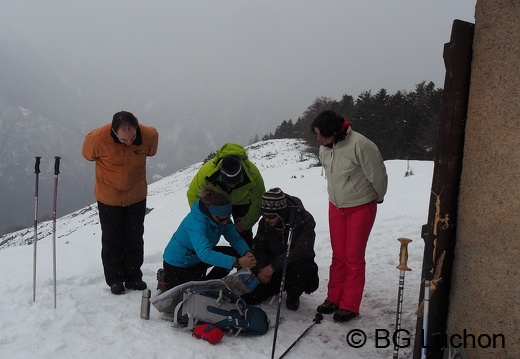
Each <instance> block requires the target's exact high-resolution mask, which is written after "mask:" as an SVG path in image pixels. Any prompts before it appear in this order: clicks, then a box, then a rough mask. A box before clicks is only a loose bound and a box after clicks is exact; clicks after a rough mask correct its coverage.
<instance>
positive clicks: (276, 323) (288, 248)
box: [271, 208, 299, 359]
mask: <svg viewBox="0 0 520 359" xmlns="http://www.w3.org/2000/svg"><path fill="white" fill-rule="evenodd" d="M298 210H299V208H296V209H294V210H293V211H291V219H290V220H289V223H290V225H289V237H288V239H287V252H285V260H284V262H283V270H282V280H281V282H280V292H279V293H278V308H277V309H276V321H275V324H274V336H273V347H272V349H271V359H274V352H275V350H276V337H277V335H278V326H279V325H280V309H281V307H282V295H283V289H284V286H285V275H286V274H287V262H288V259H289V252H290V251H291V242H292V236H293V227H294V222H295V219H296V213H297V212H298Z"/></svg>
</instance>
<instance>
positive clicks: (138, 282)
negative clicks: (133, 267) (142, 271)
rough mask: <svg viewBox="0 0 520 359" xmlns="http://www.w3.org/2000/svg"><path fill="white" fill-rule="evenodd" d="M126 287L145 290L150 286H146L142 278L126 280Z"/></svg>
mask: <svg viewBox="0 0 520 359" xmlns="http://www.w3.org/2000/svg"><path fill="white" fill-rule="evenodd" d="M125 287H126V288H128V289H133V290H145V289H146V288H148V287H147V286H146V283H145V282H143V281H142V280H135V281H132V282H125Z"/></svg>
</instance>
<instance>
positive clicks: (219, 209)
mask: <svg viewBox="0 0 520 359" xmlns="http://www.w3.org/2000/svg"><path fill="white" fill-rule="evenodd" d="M199 196H200V199H199V200H197V201H196V202H195V203H194V204H193V205H192V206H191V211H190V213H189V214H188V215H187V216H186V217H185V218H184V219H183V221H182V222H181V224H180V226H179V228H177V230H176V231H175V233H174V234H173V236H172V237H171V239H170V242H169V243H168V245H167V246H166V248H165V250H164V254H163V268H164V269H163V270H162V269H159V271H158V273H157V280H158V282H159V283H158V289H159V290H161V291H165V290H167V289H170V288H173V287H175V286H178V285H180V284H183V283H187V282H190V281H204V280H209V279H219V278H223V277H225V276H226V275H227V274H229V272H230V271H231V270H232V269H233V268H237V269H238V268H253V267H254V266H255V265H256V259H255V257H254V256H253V254H252V253H251V248H249V246H248V245H247V243H246V241H245V240H244V239H243V238H242V237H241V236H240V234H239V233H238V232H237V230H236V228H235V225H234V224H233V222H232V221H231V219H230V216H231V212H232V207H231V201H230V199H229V196H228V195H227V194H225V193H221V192H217V191H216V190H215V188H214V187H213V186H211V185H209V186H206V187H204V188H203V189H202V190H201V191H200V194H199ZM221 236H224V238H225V239H226V241H228V242H229V244H230V245H231V246H217V243H218V242H219V240H220V237H221ZM210 267H213V268H212V269H211V271H210V272H209V273H207V270H208V268H210ZM206 273H207V274H206Z"/></svg>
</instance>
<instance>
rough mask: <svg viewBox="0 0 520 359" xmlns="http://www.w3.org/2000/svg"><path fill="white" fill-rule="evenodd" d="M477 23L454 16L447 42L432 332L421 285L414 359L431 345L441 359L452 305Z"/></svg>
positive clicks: (428, 272) (425, 233)
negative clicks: (425, 312) (454, 258)
mask: <svg viewBox="0 0 520 359" xmlns="http://www.w3.org/2000/svg"><path fill="white" fill-rule="evenodd" d="M473 31H474V24H471V23H467V22H464V21H460V20H455V21H454V22H453V26H452V32H451V39H450V42H449V43H447V44H445V45H444V54H443V57H444V64H445V67H446V76H445V81H444V92H443V99H442V107H441V116H440V123H439V132H438V138H437V149H436V151H437V152H436V159H435V166H434V171H433V180H432V187H431V196H430V205H429V212H428V223H427V224H425V225H424V226H423V230H422V237H423V239H424V241H425V249H424V257H423V273H422V282H423V283H424V280H425V279H427V280H430V281H431V284H430V292H431V293H430V302H429V311H428V316H427V317H428V328H427V331H426V333H427V335H426V336H425V337H424V336H423V333H424V332H423V314H422V310H421V309H422V304H423V299H424V286H423V285H421V289H420V296H419V309H418V313H419V314H420V315H418V318H417V324H416V332H415V345H414V355H413V358H414V359H420V358H421V350H422V348H423V346H424V344H426V347H427V358H431V359H442V354H443V346H444V344H445V343H444V339H445V337H446V325H447V318H448V310H449V295H450V288H451V285H450V284H451V274H452V267H453V257H454V249H455V240H456V238H455V237H456V229H457V228H456V227H457V206H458V195H459V184H460V175H461V172H462V158H463V147H464V131H465V125H466V114H467V108H468V98H469V84H470V75H471V57H472V43H473Z"/></svg>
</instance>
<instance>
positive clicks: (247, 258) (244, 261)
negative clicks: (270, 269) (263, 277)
mask: <svg viewBox="0 0 520 359" xmlns="http://www.w3.org/2000/svg"><path fill="white" fill-rule="evenodd" d="M238 264H240V266H241V267H242V268H253V267H254V266H256V258H255V256H254V255H253V253H251V252H247V253H246V254H245V255H244V256H243V257H241V258H239V259H238Z"/></svg>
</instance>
